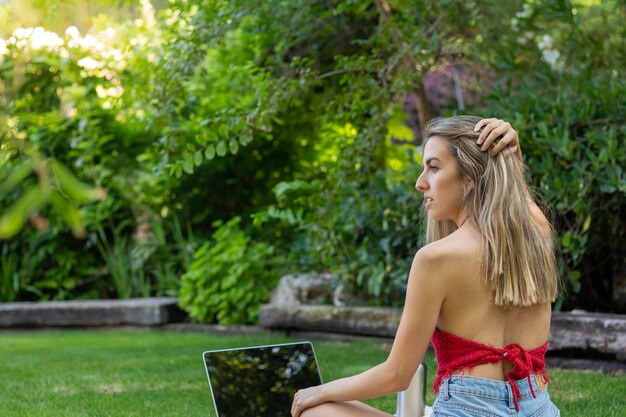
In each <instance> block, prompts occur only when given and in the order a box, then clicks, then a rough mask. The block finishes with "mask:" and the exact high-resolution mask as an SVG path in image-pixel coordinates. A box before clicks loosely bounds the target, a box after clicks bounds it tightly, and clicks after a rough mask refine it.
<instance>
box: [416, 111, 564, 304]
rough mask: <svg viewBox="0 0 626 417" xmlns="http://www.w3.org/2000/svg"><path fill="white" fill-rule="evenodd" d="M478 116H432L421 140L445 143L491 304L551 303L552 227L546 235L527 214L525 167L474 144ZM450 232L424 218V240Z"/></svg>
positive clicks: (555, 282)
mask: <svg viewBox="0 0 626 417" xmlns="http://www.w3.org/2000/svg"><path fill="white" fill-rule="evenodd" d="M480 120H481V119H480V118H479V117H474V116H456V117H450V118H436V119H432V120H430V121H429V122H428V123H427V125H426V138H427V140H428V139H429V138H431V137H433V136H440V137H442V138H443V139H445V140H446V142H447V144H448V149H449V150H450V153H451V154H452V155H453V156H454V158H455V159H456V161H457V167H458V170H459V175H460V177H461V179H462V180H463V181H464V183H466V184H469V186H466V187H465V192H464V196H463V203H464V207H465V209H466V211H467V214H468V221H471V222H472V223H473V224H474V225H475V226H476V227H477V228H478V230H479V232H480V234H481V236H482V249H483V251H482V252H483V256H482V264H481V265H482V271H484V274H485V281H486V284H487V286H488V287H489V288H490V289H491V290H492V291H493V301H494V303H495V304H496V305H499V306H504V307H511V306H531V305H534V304H537V303H548V302H553V301H554V300H555V298H556V296H557V294H558V290H559V275H558V272H557V266H556V258H555V252H554V243H553V241H554V239H553V233H554V231H553V229H552V226H550V234H549V235H546V233H545V231H544V230H543V229H542V226H541V225H540V224H539V223H538V222H537V220H536V219H535V217H534V216H533V215H532V213H531V210H530V205H529V201H528V199H529V198H531V197H530V196H531V190H530V188H529V187H528V185H527V184H526V181H525V178H524V174H525V166H524V164H523V162H522V161H520V160H519V159H518V158H517V157H515V156H514V155H513V154H512V153H511V152H507V151H503V152H500V153H499V154H498V155H496V156H493V155H492V154H491V151H490V150H488V151H482V150H481V149H480V145H478V144H477V143H476V141H477V140H478V135H479V132H474V126H476V124H477V123H478V122H479V121H480ZM454 230H456V224H455V223H454V222H452V221H451V220H443V221H434V220H431V219H430V218H429V219H428V223H427V228H426V240H427V241H428V242H432V241H435V240H438V239H441V238H443V237H445V236H447V235H449V234H450V233H452V232H453V231H454Z"/></svg>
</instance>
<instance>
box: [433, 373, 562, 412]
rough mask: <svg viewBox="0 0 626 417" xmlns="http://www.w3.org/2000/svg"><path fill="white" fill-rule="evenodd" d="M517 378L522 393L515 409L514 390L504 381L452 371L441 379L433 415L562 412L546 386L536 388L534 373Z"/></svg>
mask: <svg viewBox="0 0 626 417" xmlns="http://www.w3.org/2000/svg"><path fill="white" fill-rule="evenodd" d="M530 379H531V383H532V386H533V390H534V391H535V395H536V396H537V397H536V398H535V397H533V395H532V393H531V391H530V387H529V386H528V379H526V378H524V379H520V380H518V381H516V385H517V386H518V388H519V389H520V391H521V393H522V398H519V399H518V404H519V412H518V411H516V410H515V402H514V401H513V391H512V389H511V386H510V385H509V383H508V382H506V381H496V380H493V379H485V378H478V377H473V376H466V375H453V376H451V377H450V378H446V379H444V380H443V381H442V383H441V385H440V387H439V395H438V396H437V398H436V399H435V403H434V404H433V412H432V414H431V416H432V417H559V416H560V415H561V413H560V412H559V410H558V408H556V406H555V405H554V404H553V403H552V401H551V400H550V395H549V394H548V390H547V388H544V389H542V390H539V389H538V388H537V381H536V379H535V376H534V375H531V377H530Z"/></svg>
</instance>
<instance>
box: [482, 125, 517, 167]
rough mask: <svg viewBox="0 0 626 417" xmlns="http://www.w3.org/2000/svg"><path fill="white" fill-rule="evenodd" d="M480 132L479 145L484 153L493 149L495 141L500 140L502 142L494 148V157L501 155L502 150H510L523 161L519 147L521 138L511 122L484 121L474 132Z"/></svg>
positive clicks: (492, 152)
mask: <svg viewBox="0 0 626 417" xmlns="http://www.w3.org/2000/svg"><path fill="white" fill-rule="evenodd" d="M481 129H482V131H481V132H480V135H479V136H478V141H477V142H476V143H478V144H479V145H482V146H481V149H482V150H483V151H486V150H487V149H489V148H490V147H491V145H492V144H493V143H494V141H495V140H496V139H498V138H500V141H499V142H498V143H496V144H495V146H493V149H492V150H491V154H492V155H497V154H499V153H500V152H501V151H502V150H504V149H508V150H509V151H510V152H513V153H515V155H516V156H517V157H518V158H519V159H520V160H521V159H522V150H521V148H520V145H519V136H518V135H517V131H516V130H515V129H513V127H512V126H511V124H510V123H509V122H505V121H504V120H500V119H483V120H481V121H480V122H478V123H477V124H476V126H475V127H474V132H479V131H480V130H481Z"/></svg>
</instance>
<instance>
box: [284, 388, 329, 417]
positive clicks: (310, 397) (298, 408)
mask: <svg viewBox="0 0 626 417" xmlns="http://www.w3.org/2000/svg"><path fill="white" fill-rule="evenodd" d="M323 402H325V400H324V397H323V394H322V386H321V385H318V386H315V387H310V388H305V389H301V390H298V392H296V395H294V397H293V402H292V403H291V416H292V417H300V413H302V412H303V411H304V410H306V409H307V408H311V407H315V406H316V405H319V404H322V403H323Z"/></svg>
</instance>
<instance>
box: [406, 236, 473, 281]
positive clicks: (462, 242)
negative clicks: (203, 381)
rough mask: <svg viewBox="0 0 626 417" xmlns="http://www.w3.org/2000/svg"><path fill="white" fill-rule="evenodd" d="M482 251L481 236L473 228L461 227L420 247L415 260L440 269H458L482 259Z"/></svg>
mask: <svg viewBox="0 0 626 417" xmlns="http://www.w3.org/2000/svg"><path fill="white" fill-rule="evenodd" d="M480 251H481V245H480V236H479V235H477V233H475V232H474V231H472V230H469V229H459V230H456V231H455V232H453V233H451V234H450V235H448V236H446V237H444V238H442V239H439V240H436V241H434V242H431V243H429V244H427V245H425V246H423V247H422V248H420V250H418V251H417V253H416V254H415V260H414V262H420V263H422V264H424V265H428V266H429V267H433V268H437V269H439V270H444V269H449V270H453V271H458V270H459V267H460V266H463V265H467V264H468V262H472V263H473V262H474V261H475V260H476V259H481V256H480V255H481V253H480Z"/></svg>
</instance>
